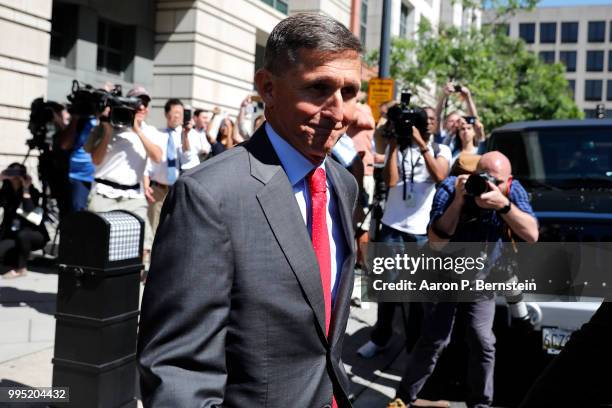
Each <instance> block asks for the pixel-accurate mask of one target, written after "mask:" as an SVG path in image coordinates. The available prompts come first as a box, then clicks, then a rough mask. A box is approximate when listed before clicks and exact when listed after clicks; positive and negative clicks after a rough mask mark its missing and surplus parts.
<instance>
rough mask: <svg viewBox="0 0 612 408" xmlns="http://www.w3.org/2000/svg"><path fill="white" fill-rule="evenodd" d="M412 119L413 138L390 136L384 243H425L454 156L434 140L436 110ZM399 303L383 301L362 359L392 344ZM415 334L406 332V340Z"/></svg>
mask: <svg viewBox="0 0 612 408" xmlns="http://www.w3.org/2000/svg"><path fill="white" fill-rule="evenodd" d="M402 97H403V96H402ZM392 109H393V108H392ZM387 116H388V117H389V121H388V122H387V123H389V124H390V126H394V125H393V123H394V121H393V120H392V116H393V115H392V111H391V110H390V111H389V113H388V114H387ZM413 119H414V120H413V122H414V123H415V126H412V127H411V128H410V130H408V129H406V130H405V131H406V132H411V134H397V132H395V133H396V136H395V137H390V138H389V141H388V144H389V145H388V151H387V161H386V164H385V168H384V170H383V176H384V178H385V182H386V183H387V185H388V186H389V193H388V197H387V203H386V206H385V212H384V215H383V218H382V228H381V231H380V237H381V242H395V243H398V242H400V243H401V242H417V243H424V242H425V240H426V239H427V236H426V234H427V225H428V223H429V211H430V210H431V204H432V201H433V197H434V193H435V186H436V183H439V182H440V181H442V180H444V178H445V177H446V176H447V175H448V168H449V162H450V159H451V152H450V149H449V148H448V146H445V145H440V144H438V143H435V142H434V141H433V140H432V139H433V138H432V134H433V132H435V129H436V124H437V121H436V118H435V113H434V111H433V109H431V108H425V109H419V108H417V109H416V113H415V117H414V118H413ZM386 126H387V125H386ZM396 305H397V304H395V303H388V302H387V303H379V305H378V320H377V322H376V326H375V327H374V330H373V332H372V335H371V340H370V341H369V342H368V343H366V344H364V345H363V346H362V347H361V348H360V349H359V350H358V354H360V355H361V356H362V357H366V358H368V357H372V356H374V355H375V354H376V353H378V352H380V351H381V350H382V349H383V348H384V347H385V346H386V345H387V343H388V342H389V339H390V338H391V335H392V332H393V330H392V322H393V315H394V312H395V306H396ZM411 306H413V307H412V310H411V311H410V313H409V316H408V317H407V318H408V319H412V320H410V322H407V325H408V326H409V327H416V328H417V329H418V327H419V324H418V319H419V315H420V311H419V310H417V309H418V304H417V303H412V304H411ZM413 319H416V320H413ZM413 334H414V333H407V335H408V336H410V335H413ZM415 340H416V339H415V338H413V337H410V338H407V345H408V347H410V346H411V343H412V342H413V341H415Z"/></svg>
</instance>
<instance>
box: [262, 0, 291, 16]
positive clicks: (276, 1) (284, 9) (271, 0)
mask: <svg viewBox="0 0 612 408" xmlns="http://www.w3.org/2000/svg"><path fill="white" fill-rule="evenodd" d="M261 1H263V2H264V3H266V4H267V5H268V6H270V7H274V8H275V9H277V10H278V11H280V12H281V13H283V14H288V13H289V6H288V5H287V2H286V1H284V0H261Z"/></svg>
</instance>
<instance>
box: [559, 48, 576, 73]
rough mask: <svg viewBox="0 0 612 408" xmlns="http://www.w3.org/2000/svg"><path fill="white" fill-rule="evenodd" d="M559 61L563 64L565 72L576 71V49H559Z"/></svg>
mask: <svg viewBox="0 0 612 408" xmlns="http://www.w3.org/2000/svg"><path fill="white" fill-rule="evenodd" d="M559 61H560V62H562V63H563V64H564V65H565V70H566V71H567V72H576V51H560V52H559Z"/></svg>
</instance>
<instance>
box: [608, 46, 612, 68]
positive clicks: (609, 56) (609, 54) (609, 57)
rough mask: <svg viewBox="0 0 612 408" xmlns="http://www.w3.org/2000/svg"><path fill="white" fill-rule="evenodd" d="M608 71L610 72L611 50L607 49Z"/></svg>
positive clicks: (611, 64)
mask: <svg viewBox="0 0 612 408" xmlns="http://www.w3.org/2000/svg"><path fill="white" fill-rule="evenodd" d="M608 71H610V72H612V50H610V51H608Z"/></svg>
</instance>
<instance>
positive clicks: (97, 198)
mask: <svg viewBox="0 0 612 408" xmlns="http://www.w3.org/2000/svg"><path fill="white" fill-rule="evenodd" d="M87 209H88V210H89V211H93V212H105V211H114V210H125V211H129V212H131V213H134V214H136V215H137V216H139V217H140V218H142V220H143V221H144V223H145V242H144V249H145V250H148V249H151V244H152V242H153V240H152V239H150V236H151V225H150V224H149V222H148V219H147V200H146V198H144V197H142V198H124V197H119V198H108V197H105V196H103V195H100V194H98V193H96V192H95V191H93V189H92V193H91V194H90V196H89V204H88V205H87Z"/></svg>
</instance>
